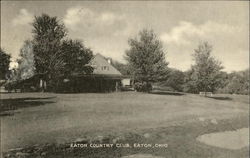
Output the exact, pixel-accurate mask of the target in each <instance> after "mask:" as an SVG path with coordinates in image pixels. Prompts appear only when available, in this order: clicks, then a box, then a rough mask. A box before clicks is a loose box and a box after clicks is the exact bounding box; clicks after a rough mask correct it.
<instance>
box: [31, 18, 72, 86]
mask: <svg viewBox="0 0 250 158" xmlns="http://www.w3.org/2000/svg"><path fill="white" fill-rule="evenodd" d="M32 25H33V31H32V32H33V38H34V40H33V43H34V45H33V50H34V61H35V70H36V73H38V74H43V75H44V80H45V83H44V84H43V85H44V86H43V88H45V85H46V82H48V81H50V82H53V79H52V77H55V76H56V75H57V72H58V71H60V69H62V67H63V61H62V60H61V56H62V55H63V54H61V53H62V51H60V46H61V42H62V39H63V38H64V37H65V36H66V32H67V31H66V28H65V26H64V25H63V24H61V23H60V22H59V21H58V19H57V17H50V16H49V15H47V14H42V15H41V16H39V17H35V19H34V21H33V23H32Z"/></svg>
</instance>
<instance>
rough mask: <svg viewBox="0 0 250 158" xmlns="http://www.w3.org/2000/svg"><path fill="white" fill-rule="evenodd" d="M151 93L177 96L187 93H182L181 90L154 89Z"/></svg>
mask: <svg viewBox="0 0 250 158" xmlns="http://www.w3.org/2000/svg"><path fill="white" fill-rule="evenodd" d="M150 94H157V95H176V96H181V95H185V94H184V93H180V92H171V91H159V90H153V91H152V92H150Z"/></svg>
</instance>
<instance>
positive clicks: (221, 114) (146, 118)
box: [1, 92, 249, 157]
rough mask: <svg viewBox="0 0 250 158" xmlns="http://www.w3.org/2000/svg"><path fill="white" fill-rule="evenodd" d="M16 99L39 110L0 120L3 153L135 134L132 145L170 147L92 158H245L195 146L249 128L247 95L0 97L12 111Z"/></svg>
mask: <svg viewBox="0 0 250 158" xmlns="http://www.w3.org/2000/svg"><path fill="white" fill-rule="evenodd" d="M17 98H19V101H20V99H21V98H24V99H23V100H21V103H22V104H20V105H23V103H24V104H25V105H26V104H27V105H29V104H30V105H33V104H34V102H35V103H36V104H35V105H39V106H25V108H24V107H23V108H21V107H20V108H19V107H18V105H15V112H14V114H13V115H11V116H2V117H1V121H2V122H1V128H2V129H1V132H2V133H1V139H2V143H3V144H2V149H3V151H7V150H8V149H11V148H17V147H25V146H31V145H35V144H45V143H66V142H67V143H68V142H72V141H73V140H75V139H77V138H83V137H86V136H87V137H96V136H100V135H101V136H107V135H110V136H119V135H126V134H128V133H130V134H131V133H132V135H133V133H134V134H135V135H139V136H138V137H135V136H134V135H133V136H131V139H132V138H133V140H134V141H133V142H136V141H140V143H143V142H152V143H160V142H161V143H168V144H169V145H170V146H172V148H170V147H169V148H168V149H167V150H166V149H165V150H163V149H161V150H159V151H158V150H157V151H155V150H149V149H144V148H141V149H140V150H139V149H135V150H129V151H127V150H126V149H120V150H116V152H113V151H108V153H109V156H107V155H106V156H105V155H103V154H102V152H103V151H104V150H101V151H99V152H100V154H99V155H98V153H97V154H96V155H93V157H102V156H101V155H103V157H119V155H120V156H121V155H126V154H128V153H129V152H130V153H131V154H132V153H137V152H150V151H151V154H152V153H154V154H155V155H168V156H169V157H180V156H181V157H183V156H184V157H209V156H210V157H217V156H218V155H220V157H230V156H228V155H227V154H229V155H230V153H231V155H233V157H235V156H236V157H244V156H246V153H247V150H245V149H244V150H243V151H242V152H239V151H236V152H233V153H232V151H230V152H226V153H227V154H226V155H225V154H223V152H225V150H222V149H214V148H212V147H207V146H206V145H201V144H199V143H198V144H197V143H196V141H195V138H196V137H197V136H198V135H199V134H204V133H209V132H216V131H224V130H233V129H234V128H242V127H248V117H249V102H248V96H238V95H218V96H216V97H215V98H205V97H200V96H198V95H192V94H185V95H174V94H168V93H166V94H146V93H136V92H118V93H100V94H98V93H84V94H53V93H15V94H14V93H12V94H1V99H2V103H8V104H9V105H8V106H11V105H10V104H12V103H11V100H10V99H17ZM25 98H26V99H25ZM27 98H28V99H27ZM43 98H44V99H43ZM7 101H8V102H7ZM1 106H5V105H4V104H2V105H1ZM204 119H205V120H211V119H216V120H217V122H218V124H216V125H213V124H211V123H209V121H200V120H204ZM144 133H149V134H150V135H154V136H153V137H150V138H148V139H145V138H144V137H141V135H143V134H144ZM157 135H159V136H157ZM134 137H135V138H134ZM126 141H127V142H131V141H132V140H130V139H128V140H126ZM175 142H176V143H175ZM124 143H126V142H124ZM138 143H139V142H138ZM199 147H200V149H199ZM196 148H197V151H196V152H195V150H196ZM206 149H209V150H210V151H211V150H212V151H214V150H216V152H212V153H214V154H212V155H211V153H210V152H209V153H206V152H204V151H206ZM217 150H219V151H217ZM226 151H227V150H226ZM187 152H188V153H187ZM178 153H179V156H177V155H178ZM185 153H187V154H186V155H185ZM79 154H80V155H81V157H83V156H84V154H86V153H84V152H82V151H81V152H79ZM92 154H93V153H92ZM112 154H113V156H112ZM202 154H204V155H203V156H202ZM110 155H111V156H110ZM55 156H56V155H53V156H52V157H55ZM69 156H70V157H74V156H76V155H70V154H69ZM59 157H60V156H59Z"/></svg>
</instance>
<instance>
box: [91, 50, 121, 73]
mask: <svg viewBox="0 0 250 158" xmlns="http://www.w3.org/2000/svg"><path fill="white" fill-rule="evenodd" d="M91 66H93V67H94V72H93V74H98V75H118V76H122V74H121V73H120V72H119V71H118V70H117V69H116V68H115V67H114V66H112V65H111V64H110V63H109V62H108V61H107V59H105V57H104V56H102V55H101V54H99V53H98V54H96V55H95V56H94V58H93V59H92V61H91Z"/></svg>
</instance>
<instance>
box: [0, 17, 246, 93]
mask: <svg viewBox="0 0 250 158" xmlns="http://www.w3.org/2000/svg"><path fill="white" fill-rule="evenodd" d="M32 27H33V29H32V35H33V36H32V39H31V40H26V41H25V42H24V44H23V47H22V48H21V49H20V54H19V59H18V60H17V62H18V65H19V66H18V68H17V69H14V70H12V71H9V63H10V55H8V54H7V53H6V52H5V51H4V50H3V49H1V52H0V61H1V65H0V77H1V79H9V80H11V81H18V80H24V79H28V78H30V77H32V76H34V75H36V74H40V75H42V86H43V87H44V86H47V87H48V88H49V89H50V90H51V91H53V88H54V87H56V85H57V84H58V79H59V78H60V77H62V78H67V77H69V76H71V75H72V74H91V73H92V72H93V68H92V67H91V65H90V61H91V59H92V58H93V51H92V50H91V49H90V48H88V47H86V46H85V45H84V44H83V42H82V41H80V40H73V39H70V38H68V37H67V32H68V31H67V29H66V27H65V25H64V24H63V23H61V22H60V21H59V20H58V19H57V17H50V16H49V15H47V14H42V15H41V16H35V18H34V20H33V23H32ZM128 45H129V49H128V50H126V51H125V56H124V57H125V60H126V61H127V63H126V64H123V63H119V62H117V61H113V62H112V64H113V66H114V67H116V68H117V69H118V70H119V71H120V72H121V73H122V74H123V75H128V76H130V77H131V78H133V79H134V81H135V88H136V89H137V90H138V91H147V92H149V91H150V90H152V85H154V86H157V85H158V86H159V87H165V88H167V89H168V90H171V91H183V92H190V93H199V92H201V91H203V92H216V91H217V92H223V93H237V94H248V89H249V72H248V70H245V71H241V72H233V73H226V72H223V71H222V69H223V66H222V64H221V62H220V61H218V60H217V59H216V58H215V57H213V56H212V55H211V52H212V46H211V45H210V44H209V43H208V42H203V43H200V44H199V45H198V47H197V48H196V49H194V53H193V60H194V62H195V64H194V65H192V66H191V68H190V70H188V71H185V72H182V71H180V70H176V69H172V68H169V67H168V62H166V57H165V55H166V54H167V52H166V51H165V50H164V49H163V44H162V42H161V41H160V40H159V38H158V37H157V35H156V34H155V33H154V31H153V30H147V29H144V30H142V31H140V32H139V34H138V35H137V36H136V37H132V38H130V39H128ZM180 64H181V63H180Z"/></svg>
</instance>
